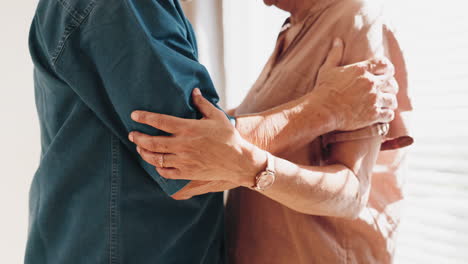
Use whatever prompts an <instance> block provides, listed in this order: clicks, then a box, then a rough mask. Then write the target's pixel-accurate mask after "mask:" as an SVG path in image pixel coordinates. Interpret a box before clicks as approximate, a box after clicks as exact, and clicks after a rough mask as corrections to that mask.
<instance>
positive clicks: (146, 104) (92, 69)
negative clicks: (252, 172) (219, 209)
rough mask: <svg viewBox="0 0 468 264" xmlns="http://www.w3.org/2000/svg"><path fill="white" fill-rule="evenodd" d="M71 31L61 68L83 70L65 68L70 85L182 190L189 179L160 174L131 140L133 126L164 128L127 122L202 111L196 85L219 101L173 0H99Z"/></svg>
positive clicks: (163, 182)
mask: <svg viewBox="0 0 468 264" xmlns="http://www.w3.org/2000/svg"><path fill="white" fill-rule="evenodd" d="M106 3H107V2H106ZM106 5H107V4H106ZM74 38H76V39H70V40H69V43H71V44H69V45H74V46H71V47H67V48H69V49H70V50H71V52H69V56H68V57H67V59H69V61H67V62H66V65H67V66H68V67H67V68H66V71H78V72H80V73H81V74H80V75H77V74H70V76H71V77H70V78H72V80H71V82H72V83H74V84H75V85H72V86H73V89H74V90H75V92H76V93H77V94H78V95H79V96H80V97H81V98H82V100H83V101H84V102H85V104H87V105H88V106H89V107H90V108H91V110H92V111H93V112H95V113H96V115H97V116H98V118H100V119H101V120H102V121H103V122H104V124H105V125H106V126H107V127H109V128H110V129H111V130H112V132H113V133H114V134H115V135H117V136H118V137H119V138H120V140H121V141H122V142H123V143H124V144H125V146H126V147H127V148H128V150H129V151H130V152H131V153H132V154H133V155H134V156H135V158H136V159H138V162H139V163H140V165H141V166H142V167H143V168H144V169H145V170H146V172H147V173H148V174H149V175H150V176H151V177H152V178H153V179H154V180H155V181H157V182H158V184H159V185H160V186H161V188H162V189H163V190H164V191H165V192H166V193H167V194H168V195H172V194H174V193H176V192H177V191H179V190H180V189H182V188H183V187H184V186H185V185H186V184H187V183H188V181H180V180H167V179H165V178H163V177H161V176H160V175H159V174H158V173H157V171H156V170H155V168H154V167H153V166H152V165H150V164H148V163H146V162H145V161H144V160H142V159H141V157H140V156H139V155H138V153H137V152H136V149H135V145H134V144H132V143H131V142H130V141H129V140H128V133H129V132H131V131H141V132H143V133H147V134H151V135H165V133H164V132H162V131H158V130H156V129H154V128H151V127H149V126H146V125H142V124H139V123H136V122H134V121H132V120H131V118H130V115H131V113H132V112H133V111H134V110H146V111H151V112H157V113H162V114H169V115H173V116H177V117H182V118H192V119H195V118H201V114H200V113H199V112H197V111H196V109H194V107H193V105H192V103H191V92H192V90H193V89H194V88H197V87H198V88H200V89H201V90H202V92H203V94H204V96H205V97H206V98H207V99H208V100H210V101H211V102H212V103H213V104H217V102H218V95H217V93H216V91H215V88H214V86H213V83H212V81H211V79H210V76H209V74H208V72H207V70H206V69H205V67H204V66H203V65H201V64H200V63H199V62H198V57H197V49H196V42H195V39H194V34H193V31H192V29H191V26H190V25H189V23H188V22H187V20H186V19H185V17H184V16H183V13H182V11H181V9H180V6H179V4H178V3H177V1H157V0H154V1H146V0H145V1H137V0H124V1H115V2H113V4H112V5H109V6H104V5H100V6H97V7H96V8H95V10H94V11H93V13H92V15H91V16H90V17H89V18H88V21H87V22H86V23H85V24H84V25H82V29H81V32H79V34H78V35H77V36H76V37H74ZM74 76H80V77H79V78H80V79H79V80H77V79H73V78H76V77H74Z"/></svg>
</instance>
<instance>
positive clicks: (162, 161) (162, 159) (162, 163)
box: [161, 153, 165, 168]
mask: <svg viewBox="0 0 468 264" xmlns="http://www.w3.org/2000/svg"><path fill="white" fill-rule="evenodd" d="M164 155H165V154H164V153H163V154H161V168H164Z"/></svg>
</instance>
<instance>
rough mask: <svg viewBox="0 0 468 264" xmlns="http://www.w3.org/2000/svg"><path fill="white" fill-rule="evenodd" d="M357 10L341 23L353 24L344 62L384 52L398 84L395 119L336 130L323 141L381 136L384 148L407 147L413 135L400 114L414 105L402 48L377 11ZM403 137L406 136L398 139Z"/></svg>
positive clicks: (327, 143)
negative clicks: (354, 129) (352, 128)
mask: <svg viewBox="0 0 468 264" xmlns="http://www.w3.org/2000/svg"><path fill="white" fill-rule="evenodd" d="M360 11H361V12H360V13H358V15H355V16H352V19H353V20H352V21H353V22H351V23H348V24H347V25H343V26H342V28H348V29H349V27H350V25H352V30H348V31H347V33H346V34H344V41H345V45H346V49H345V54H344V59H343V64H351V63H355V62H359V61H363V60H366V59H369V58H372V57H374V56H382V55H385V56H387V57H388V58H389V59H390V60H391V62H392V63H393V64H394V66H395V79H396V80H397V82H398V85H399V88H400V90H399V92H398V94H397V99H398V109H397V110H396V112H395V119H394V121H392V122H391V123H390V124H376V125H373V126H370V127H367V128H363V129H359V130H356V131H349V132H343V131H335V132H332V133H329V134H327V135H324V136H322V141H323V144H324V145H325V146H327V145H329V144H333V143H338V142H343V141H350V140H358V139H365V138H370V137H376V136H382V138H383V143H385V144H382V146H383V150H392V149H398V148H402V147H406V146H408V145H410V144H412V143H413V138H412V137H411V136H410V135H409V131H408V128H407V125H406V124H405V122H404V119H403V118H402V116H401V114H402V113H403V112H407V111H411V110H412V109H413V107H412V103H411V100H410V97H409V94H408V73H407V68H406V63H405V59H404V56H403V52H402V49H401V47H400V45H399V43H398V41H397V38H396V36H395V33H394V31H393V30H392V29H390V27H389V26H388V24H387V23H386V22H385V20H384V17H383V16H382V15H381V14H380V13H376V12H367V11H369V9H361V10H360ZM348 22H349V21H348ZM403 138H405V139H406V140H401V139H403ZM403 142H404V143H403Z"/></svg>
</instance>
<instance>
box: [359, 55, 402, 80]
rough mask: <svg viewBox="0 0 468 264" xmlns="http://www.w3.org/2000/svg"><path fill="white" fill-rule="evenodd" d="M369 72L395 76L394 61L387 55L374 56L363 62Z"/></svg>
mask: <svg viewBox="0 0 468 264" xmlns="http://www.w3.org/2000/svg"><path fill="white" fill-rule="evenodd" d="M362 63H363V65H365V67H366V69H367V71H368V72H370V73H372V74H374V75H385V76H394V75H395V67H394V66H393V63H392V62H391V61H390V60H389V59H388V58H386V57H381V58H373V59H370V60H367V61H364V62H362Z"/></svg>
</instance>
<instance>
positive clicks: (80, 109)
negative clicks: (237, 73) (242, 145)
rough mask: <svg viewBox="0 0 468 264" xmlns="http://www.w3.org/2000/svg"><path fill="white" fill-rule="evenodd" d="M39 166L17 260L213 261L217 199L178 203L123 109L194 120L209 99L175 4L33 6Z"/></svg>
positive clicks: (51, 0)
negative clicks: (142, 152)
mask: <svg viewBox="0 0 468 264" xmlns="http://www.w3.org/2000/svg"><path fill="white" fill-rule="evenodd" d="M30 52H31V56H32V58H33V62H34V66H35V67H34V83H35V96H36V105H37V111H38V114H39V121H40V126H41V142H42V146H41V147H42V153H41V160H40V166H39V168H38V169H37V172H36V174H35V175H34V179H33V182H32V185H31V189H30V208H29V210H30V211H29V213H30V224H29V235H28V243H27V249H26V256H25V263H28V264H46V263H47V264H78V263H83V264H93V263H111V264H120V263H129V264H139V263H145V264H147V263H161V264H171V263H188V264H196V263H206V264H211V263H216V264H218V263H224V215H223V199H222V194H219V193H218V194H208V195H203V196H199V197H196V198H193V199H191V200H188V201H175V200H173V199H172V198H171V197H170V195H171V194H174V193H175V192H177V191H178V190H180V189H182V188H183V187H184V186H185V185H186V184H187V182H186V181H174V180H166V179H164V178H162V177H161V176H160V175H158V173H157V172H156V170H155V168H154V167H153V166H151V165H149V164H147V163H146V162H144V161H143V160H142V159H141V158H140V157H139V155H138V154H137V152H136V148H135V145H133V144H132V143H131V142H130V141H129V140H128V133H129V132H130V131H135V130H137V131H142V132H145V133H149V134H152V135H164V133H163V132H162V131H158V130H156V129H153V128H150V127H148V126H145V125H141V124H138V123H135V122H133V121H132V120H131V118H130V114H131V112H132V111H134V110H148V111H153V112H158V113H164V114H171V115H175V116H178V117H184V118H194V119H195V118H200V117H201V116H200V113H198V112H197V111H196V110H195V109H194V108H193V106H192V104H191V91H192V90H193V88H196V87H199V88H200V89H201V90H202V92H203V94H204V96H205V97H207V98H208V99H209V100H210V101H211V102H213V103H214V104H216V103H217V101H218V96H217V94H216V91H215V88H214V86H213V84H212V82H211V79H210V76H209V74H208V72H207V71H206V69H205V68H204V67H203V66H202V65H201V64H200V63H199V62H198V54H197V43H196V40H195V35H194V32H193V29H192V27H191V25H190V24H189V22H188V21H187V19H186V17H185V16H184V14H183V12H182V10H181V7H180V5H179V3H178V1H177V0H40V1H39V4H38V8H37V12H36V15H35V17H34V20H33V23H32V27H31V32H30Z"/></svg>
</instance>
